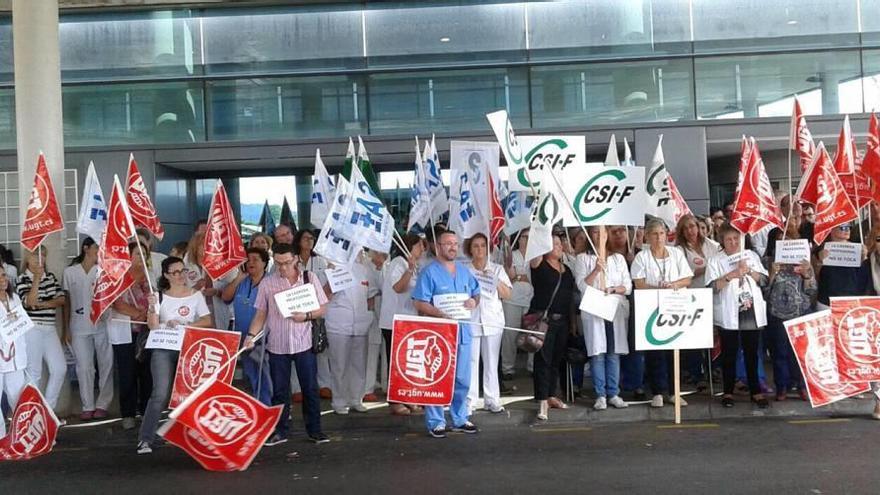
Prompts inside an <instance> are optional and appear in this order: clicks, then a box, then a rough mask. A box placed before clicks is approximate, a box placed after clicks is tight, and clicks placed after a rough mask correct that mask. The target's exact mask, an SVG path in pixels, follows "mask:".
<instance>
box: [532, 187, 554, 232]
mask: <svg viewBox="0 0 880 495" xmlns="http://www.w3.org/2000/svg"><path fill="white" fill-rule="evenodd" d="M535 215H537V219H538V222H540V223H541V224H542V225H550V224H552V223H554V222H555V220H556V217H557V215H559V202H558V201H556V196H554V195H553V194H548V195H546V196H544V199H542V200H541V204H539V205H538V211H537V212H536V213H535Z"/></svg>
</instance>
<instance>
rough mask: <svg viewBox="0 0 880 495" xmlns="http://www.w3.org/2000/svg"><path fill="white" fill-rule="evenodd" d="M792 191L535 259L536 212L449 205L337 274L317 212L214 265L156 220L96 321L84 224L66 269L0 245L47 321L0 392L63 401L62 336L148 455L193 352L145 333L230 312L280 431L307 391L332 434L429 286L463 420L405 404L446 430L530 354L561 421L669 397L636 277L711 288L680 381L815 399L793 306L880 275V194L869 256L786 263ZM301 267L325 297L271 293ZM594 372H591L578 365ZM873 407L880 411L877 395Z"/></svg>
mask: <svg viewBox="0 0 880 495" xmlns="http://www.w3.org/2000/svg"><path fill="white" fill-rule="evenodd" d="M781 207H782V211H783V212H784V213H785V215H786V217H787V218H786V223H785V225H786V228H785V231H784V232H783V231H782V230H781V229H778V228H772V229H769V228H768V229H764V230H763V231H761V232H759V233H758V234H756V235H753V236H746V237H743V236H741V234H740V233H739V231H737V230H736V229H734V228H732V227H730V225H729V224H728V223H727V221H728V220H729V215H730V210H729V209H713V210H712V211H711V213H710V215H709V216H706V217H703V216H693V215H685V216H683V217H682V218H681V219H680V220H679V221H678V224H677V225H675V226H667V225H666V224H665V223H664V222H663V221H661V220H658V219H655V218H649V219H647V221H646V224H645V227H644V228H638V229H634V228H627V227H623V226H610V227H605V228H600V227H590V228H587V229H586V230H582V229H569V230H568V231H565V230H562V229H559V230H556V231H554V234H553V249H552V250H551V251H550V252H548V253H546V254H545V255H543V256H541V257H538V258H535V259H526V247H527V243H528V237H529V230H528V229H526V230H522V231H520V232H518V233H516V234H515V235H513V236H511V238H509V239H507V238H505V239H503V241H502V243H501V245H500V246H491V245H490V244H489V242H488V240H487V238H486V236H484V235H482V234H478V235H476V236H474V237H472V238H470V239H467V240H466V241H464V242H462V240H461V239H459V238H458V236H457V235H455V234H454V233H452V232H449V231H447V230H446V229H445V227H444V226H443V225H439V224H438V225H435V226H434V228H433V229H432V230H429V231H428V232H426V233H425V234H423V235H416V234H412V233H410V234H406V235H403V236H402V244H403V246H404V247H405V248H406V250H407V251H408V255H407V254H404V253H403V252H400V251H399V250H398V252H394V251H392V254H391V256H390V258H389V256H388V255H386V254H383V253H378V252H370V251H365V252H363V253H361V254H360V256H359V257H358V260H357V262H356V263H355V264H353V265H352V266H351V267H349V268H348V270H349V272H350V275H351V276H352V277H353V278H354V283H353V284H351V285H350V286H348V287H347V288H345V289H343V290H339V291H337V292H335V293H334V292H333V291H332V290H331V287H330V285H329V283H328V279H327V276H326V273H327V271H328V270H333V269H334V268H335V267H334V266H333V264H332V263H330V262H328V261H327V260H325V259H323V258H322V257H321V256H319V255H318V254H316V253H315V252H314V250H313V249H314V244H315V232H312V231H309V230H299V231H297V230H296V229H295V227H294V226H292V225H284V224H282V225H279V226H278V227H277V228H276V229H275V231H274V234H273V235H272V236H270V235H267V234H264V233H258V234H254V235H253V236H252V238H251V239H250V240H249V242H248V246H247V262H246V263H244V265H243V266H242V267H241V268H240V270H236V271H234V272H232V273H230V274H229V275H228V276H226V277H224V278H223V279H221V280H216V281H213V280H211V278H210V277H209V276H208V275H207V273H206V271H205V269H204V267H203V266H202V261H203V254H204V252H203V249H204V248H203V246H204V235H205V233H204V222H199V224H197V225H196V229H195V231H194V233H193V235H192V238H191V239H190V240H189V241H188V242H186V243H178V244H175V245H174V248H173V249H172V251H171V252H170V253H169V254H170V255H169V256H165V255H163V254H160V253H157V252H155V251H154V250H153V249H152V248H153V246H154V242H153V241H154V240H153V238H152V237H151V235H150V234H149V232H147V231H142V230H139V231H138V241H137V242H132V243H131V244H130V245H129V250H130V251H131V253H132V266H131V268H130V275H131V277H132V278H133V279H134V284H133V285H132V286H131V288H130V289H129V290H128V291H126V292H125V293H124V294H123V295H122V297H120V298H119V299H118V300H117V301H116V302H115V303H114V305H113V311H110V312H108V313H107V314H106V315H105V316H104V317H103V318H102V319H101V320H100V321H99V322H98V323H97V324H96V325H93V324H92V323H91V321H90V319H89V317H88V313H89V307H90V305H91V299H92V298H93V297H94V291H93V289H92V288H93V286H94V283H95V277H96V272H97V267H96V264H97V251H98V248H97V246H96V244H95V242H94V241H93V240H92V239H91V238H85V239H84V240H83V241H82V243H81V246H80V253H79V255H78V256H77V257H76V258H74V259H73V261H72V262H71V263H70V266H69V267H67V268H66V269H65V270H64V272H63V273H62V276H61V277H60V278H59V277H57V276H56V275H55V274H53V273H51V272H48V271H46V269H45V265H44V263H43V260H44V259H45V258H46V255H47V253H46V248H45V246H43V247H40V248H39V250H38V251H37V252H27V253H26V255H25V256H24V259H23V260H22V262H21V267H20V270H17V269H16V266H15V264H14V263H13V260H11V259H10V256H9V255H8V251H6V250H5V249H3V250H2V254H3V256H2V266H3V270H0V302H2V310H0V311H2V312H3V314H4V315H5V314H8V313H9V312H14V311H16V310H17V309H21V308H23V309H24V311H26V312H27V314H28V315H29V316H30V318H31V319H32V320H33V321H34V323H35V328H34V329H33V330H32V331H30V332H28V333H26V334H25V337H24V338H22V339H21V340H22V341H21V342H14V343H12V344H11V345H6V346H4V347H3V348H0V358H2V359H0V392H2V394H3V396H4V398H5V403H6V405H7V408H8V407H9V406H13V405H14V404H15V403H16V402H17V398H18V395H19V394H20V392H21V389H22V387H24V384H25V383H27V382H28V381H30V382H33V383H34V384H37V385H42V388H41V390H42V391H43V393H44V395H45V398H46V401H47V402H48V405H49V406H50V407H53V408H55V407H56V406H57V403H58V398H59V393H60V391H61V389H62V385H63V383H64V380H65V375H66V372H67V366H66V361H65V354H64V346H65V345H68V346H69V349H70V350H71V351H72V354H73V356H74V357H75V360H76V366H75V373H76V379H77V381H78V383H79V387H78V388H79V395H80V401H81V405H82V408H81V411H82V412H81V413H80V415H79V418H80V419H81V420H82V421H91V420H98V419H103V418H107V417H109V416H110V415H112V414H115V411H114V412H112V413H111V411H110V407H111V406H110V405H111V403H112V402H113V395H114V391H118V394H119V397H118V404H119V415H120V416H121V418H122V427H123V428H125V429H127V430H131V429H135V428H138V424H139V425H140V426H139V428H140V430H139V435H138V446H137V451H138V453H142V454H146V453H149V452H151V451H152V447H153V446H154V444H155V441H156V430H157V425H158V424H159V420H160V417H161V414H162V411H163V410H165V409H166V408H167V406H168V401H169V396H170V392H171V384H172V380H173V377H174V373H175V368H176V363H177V360H178V358H179V353H178V352H175V351H169V350H160V349H147V348H146V347H145V342H146V337H147V335H148V332H149V331H150V330H151V329H155V328H159V327H160V326H177V325H188V326H195V327H208V328H218V329H231V330H235V331H237V332H240V333H241V340H242V344H243V345H245V346H246V347H248V348H250V347H253V350H251V351H249V352H247V353H245V354H244V355H243V356H242V358H241V360H240V363H241V368H242V371H243V375H244V377H245V381H246V383H247V385H246V387H247V388H248V389H249V390H250V391H251V393H252V394H253V396H254V397H255V398H257V399H258V400H260V401H261V402H263V403H265V404H267V405H269V404H272V405H275V404H283V405H284V410H283V413H282V416H281V420H280V421H279V424H278V425H277V428H276V430H275V433H274V435H272V437H271V438H270V439H269V441H268V442H267V445H275V444H278V443H282V442H285V441H286V440H287V438H288V435H289V431H290V426H289V425H290V423H289V421H290V420H289V409H290V406H291V403H292V402H293V403H301V407H302V412H303V417H304V421H305V431H306V433H307V435H308V436H309V438H310V439H311V440H312V441H314V442H316V443H323V442H327V441H329V439H328V437H327V436H326V435H325V434H324V433H323V431H322V428H321V411H320V400H321V399H322V398H323V399H330V401H331V402H330V404H331V407H332V410H333V412H334V413H335V414H339V415H346V414H351V413H366V412H368V407H367V406H365V402H367V403H369V402H374V401H378V392H379V389H380V388H381V387H383V386H384V383H383V382H384V377H385V376H387V372H386V371H385V367H386V366H387V362H388V356H389V355H390V353H391V339H392V329H393V319H394V315H417V314H421V315H425V316H436V317H443V316H445V315H444V313H443V312H442V311H441V310H440V309H438V308H437V307H435V306H434V305H433V296H435V295H438V294H444V293H452V292H464V293H467V294H468V295H469V297H470V299H468V300H467V301H466V302H465V303H464V304H465V307H467V308H468V309H471V310H472V316H471V320H470V321H471V322H472V323H471V324H469V325H462V326H463V331H462V335H461V339H460V340H459V354H458V365H457V369H456V377H455V393H454V395H453V402H452V405H451V407H450V414H451V418H452V424H451V426H450V427H448V426H447V423H446V419H445V417H444V412H443V409H442V408H438V407H426V408H422V407H420V406H417V405H412V404H401V403H392V404H390V408H389V410H390V413H391V414H393V415H398V416H406V415H414V414H424V415H425V417H426V427H427V429H428V431H429V433H430V434H431V435H432V436H434V437H443V436H445V433H446V431H448V430H450V429H451V430H453V431H460V432H464V433H476V432H477V431H478V429H477V426H476V425H475V424H474V423H473V422H471V418H472V417H473V413H474V412H475V411H476V410H477V409H480V408H483V409H485V410H487V411H489V412H491V413H500V412H502V411H504V406H503V404H502V400H501V397H502V394H503V393H505V391H506V390H507V389H508V388H509V385H510V381H511V380H513V379H514V378H515V376H516V375H517V374H520V375H522V376H524V375H525V373H530V374H531V375H532V378H533V387H534V389H533V392H534V398H535V400H536V401H537V419H538V421H547V420H548V419H549V418H550V417H551V414H550V411H551V409H554V408H567V407H569V406H568V403H567V402H570V400H569V401H566V395H568V396H569V397H571V396H575V397H577V396H581V397H592V399H593V400H594V402H593V406H592V407H593V408H594V409H596V410H598V411H601V410H605V409H607V408H608V407H609V406H610V407H611V408H625V407H628V406H629V405H630V404H631V403H632V402H638V401H645V402H647V403H648V404H649V406H650V407H655V408H660V407H664V405H665V404H668V403H669V402H670V401H671V400H672V399H671V397H670V394H671V393H672V390H673V382H672V380H673V378H672V377H673V376H675V375H674V373H673V370H672V366H673V364H672V363H673V360H672V359H671V355H670V351H647V352H640V351H636V350H635V348H634V335H633V333H634V325H633V318H634V316H633V314H634V308H633V293H634V291H639V290H645V289H656V288H686V287H690V288H702V287H710V288H711V289H712V290H713V300H714V324H715V329H716V331H715V333H716V341H717V342H720V358H719V359H718V360H717V361H713V360H712V358H711V357H710V355H709V354H708V353H707V352H705V351H686V352H685V353H684V360H683V362H682V368H683V369H682V372H683V375H682V376H683V380H684V381H685V385H686V386H689V387H692V388H696V389H697V390H703V389H706V388H707V387H708V386H709V384H710V381H711V380H713V377H717V374H718V373H719V372H720V375H721V377H722V384H723V385H722V395H721V398H720V404H721V405H723V406H724V407H735V396H736V394H737V392H744V393H747V394H748V397H749V400H750V401H751V402H753V403H754V404H755V406H756V407H759V408H766V407H768V406H769V404H770V400H771V399H775V400H776V401H785V400H789V399H793V398H795V397H798V398H800V399H801V400H806V399H807V395H806V394H807V392H806V388H805V384H804V379H803V377H802V376H801V372H800V369H799V367H798V365H797V362H796V360H795V358H794V355H793V352H792V348H791V345H790V344H789V342H788V338H787V336H786V331H785V329H784V327H783V322H784V321H786V320H790V319H793V318H796V317H799V316H803V315H805V314H808V313H811V312H813V311H815V310H817V308H818V309H821V308H825V307H827V305H828V304H829V298H830V297H837V296H856V295H875V294H878V293H880V211H878V209H877V208H876V207H875V206H874V205H872V207H871V216H872V218H871V219H870V221H866V222H865V225H863V226H861V230H862V231H863V232H864V239H863V240H864V245H863V248H862V253H863V255H862V258H863V263H862V264H861V266H860V267H857V268H855V267H853V268H846V267H838V266H826V267H823V260H825V258H826V256H827V252H826V250H825V249H824V244H823V245H818V246H817V245H813V244H812V241H810V242H811V252H812V259H811V260H804V261H803V262H801V263H799V264H790V265H789V264H779V263H776V262H775V261H774V260H775V257H774V254H775V250H776V244H777V243H778V242H779V241H781V240H782V239H783V238H784V239H788V240H792V239H810V240H811V239H812V222H811V219H810V218H809V217H808V215H807V214H806V212H805V211H804V208H803V207H802V205H800V204H798V203H794V204H790V203H789V197H788V196H785V197H783V198H781ZM670 227H672V228H670ZM871 227H873V228H871ZM857 229H858V226H855V225H842V226H839V227H836V228H835V229H834V230H833V232H832V233H831V235H830V237H829V239H828V241H835V242H846V241H852V242H858V241H859V239H858V238H854V237H853V232H854V231H855V230H857ZM743 249H745V250H746V254H745V255H744V256H743V257H742V259H741V261H739V262H738V264H736V266H735V267H734V268H733V269H732V270H731V269H730V267H729V265H728V264H727V263H725V262H724V261H725V260H726V259H727V257H728V256H730V255H733V254H736V253H738V252H740V251H741V250H743ZM142 254H143V255H142ZM151 284H152V287H151ZM301 284H312V285H314V287H315V289H316V291H317V294H318V300H319V303H320V310H317V311H313V312H309V313H295V314H294V315H293V317H291V318H285V317H283V316H282V315H281V313H280V312H279V310H278V308H277V306H276V304H275V303H274V299H273V296H274V294H276V293H278V292H280V291H283V290H286V289H289V288H291V287H296V286H298V285H301ZM151 288H152V289H154V290H155V295H154V291H153V290H151ZM593 291H601V292H604V293H605V294H608V295H612V296H613V297H615V298H618V299H619V305H618V309H617V312H616V313H615V315H614V318H613V321H606V320H604V319H602V318H599V317H597V316H595V315H592V314H589V313H586V312H581V311H579V309H578V308H579V305H580V303H581V299H582V298H583V297H589V294H591V293H592V292H593ZM536 315H538V317H543V318H544V319H545V320H546V321H547V332H546V334H545V336H544V339H543V345H542V346H541V347H540V349H539V350H537V351H536V352H532V353H528V352H526V351H528V350H529V340H528V338H526V337H527V336H528V335H527V334H521V333H518V332H516V330H514V329H519V328H524V327H526V326H529V324H530V322H529V320H530V319H532V320H534V318H535V317H536ZM122 318H128V319H129V320H130V323H125V324H126V325H129V326H130V328H126V329H125V331H126V332H128V331H130V334H131V343H128V344H111V342H110V339H108V328H109V327H110V326H111V325H118V322H119V321H120V319H122ZM123 321H125V320H123ZM319 321H320V322H322V324H323V325H324V326H325V327H326V343H325V345H324V347H326V349H325V350H323V352H314V351H315V350H320V349H315V345H316V343H315V342H314V341H313V334H312V331H311V329H312V325H314V324H316V322H319ZM56 322H61V327H60V329H59V328H56ZM465 328H466V329H467V330H464V329H465ZM264 330H265V331H264ZM765 362H769V363H771V368H772V377H773V383H772V384H771V383H769V382H768V381H767V380H766V378H765V377H766V376H767V374H766V373H765ZM44 363H45V368H46V369H47V370H48V374H47V375H46V376H45V380H43V378H44V376H43V375H44V373H43V370H44ZM520 367H524V368H525V369H520ZM113 368H115V373H114V371H113ZM569 370H570V371H571V372H570V373H569ZM114 376H115V379H116V382H117V383H116V385H115V386H114ZM569 376H571V377H572V378H571V380H569ZM587 376H588V377H589V379H590V380H591V381H592V386H591V387H590V386H585V385H584V384H583V381H584V379H585V378H586V377H587ZM43 382H45V383H43ZM96 389H97V393H96ZM590 390H591V391H590ZM875 391H876V389H875ZM481 396H482V397H481ZM682 405H687V402H686V401H685V400H682ZM7 410H8V409H7ZM873 416H874V418H876V419H880V399H878V400H877V402H876V406H875V409H874V414H873ZM3 423H4V422H0V428H2V429H3V430H5V426H4V424H3ZM2 433H3V431H2V430H0V434H2Z"/></svg>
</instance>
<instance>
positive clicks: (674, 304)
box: [657, 290, 693, 315]
mask: <svg viewBox="0 0 880 495" xmlns="http://www.w3.org/2000/svg"><path fill="white" fill-rule="evenodd" d="M658 297H659V300H658V301H657V308H658V309H659V311H660V314H666V315H686V314H688V313H689V312H690V311H691V304H692V301H691V298H692V297H693V296H692V294H690V293H688V292H686V291H684V290H664V291H661V292H660V294H659V296H658Z"/></svg>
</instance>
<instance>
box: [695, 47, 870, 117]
mask: <svg viewBox="0 0 880 495" xmlns="http://www.w3.org/2000/svg"><path fill="white" fill-rule="evenodd" d="M694 71H695V74H696V91H697V116H698V118H701V119H715V118H736V117H737V115H736V113H737V112H742V113H741V114H740V115H739V117H744V118H753V117H783V116H786V117H787V116H789V115H791V98H792V96H794V95H798V99H799V100H800V101H801V104H802V105H803V110H804V113H806V114H826V115H827V114H835V113H859V112H861V111H862V90H861V87H860V85H859V84H857V83H856V84H853V83H852V81H853V80H858V79H859V77H860V63H859V52H858V51H838V52H815V53H788V54H779V55H752V56H737V57H709V58H697V59H696V61H695V69H694Z"/></svg>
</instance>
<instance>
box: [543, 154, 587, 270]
mask: <svg viewBox="0 0 880 495" xmlns="http://www.w3.org/2000/svg"><path fill="white" fill-rule="evenodd" d="M547 171H548V172H550V177H552V178H553V182H555V183H556V188H557V189H558V190H559V194H561V195H562V199H563V200H564V201H565V204H566V205H568V209H569V210H571V214H572V215H574V218H575V220H577V218H578V215H577V212H576V211H574V205H573V204H572V203H571V201H569V200H568V195H567V194H565V191H563V190H562V184H560V183H559V179H557V178H556V173H555V172H554V171H553V168H552V167H547ZM578 226H579V227H580V228H581V230H582V231H583V232H584V235H585V236H587V242H589V243H590V246H591V247H592V248H593V252H594V253H596V255H597V256H598V254H599V250H598V249H596V245H595V244H593V240H592V239H590V234H589V233H587V228H586V227H584V224H582V223H581V222H580V221H578ZM565 236H566V237H568V229H565ZM568 243H569V244H571V240H569V241H568ZM572 247H574V246H572Z"/></svg>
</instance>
